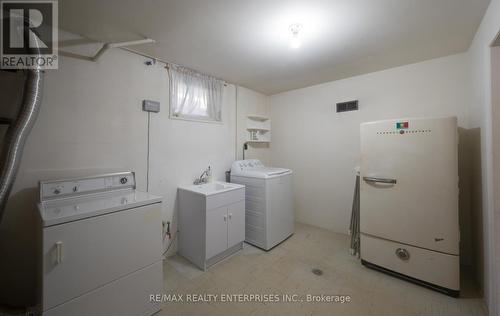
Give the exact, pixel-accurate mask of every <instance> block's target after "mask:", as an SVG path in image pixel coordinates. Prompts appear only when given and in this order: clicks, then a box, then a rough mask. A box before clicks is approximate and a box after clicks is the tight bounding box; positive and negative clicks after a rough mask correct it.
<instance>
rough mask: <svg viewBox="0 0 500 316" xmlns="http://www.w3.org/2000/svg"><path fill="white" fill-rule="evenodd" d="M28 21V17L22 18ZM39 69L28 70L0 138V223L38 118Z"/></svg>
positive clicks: (39, 103) (39, 100)
mask: <svg viewBox="0 0 500 316" xmlns="http://www.w3.org/2000/svg"><path fill="white" fill-rule="evenodd" d="M25 23H26V24H29V20H25ZM25 30H26V31H25V36H29V34H28V30H29V28H27V27H25ZM32 38H34V39H35V42H36V48H34V51H35V52H37V54H38V55H40V50H39V43H38V39H36V36H32ZM42 89H43V72H42V70H41V69H29V70H28V71H27V76H26V79H25V83H24V91H23V97H22V103H21V108H20V110H19V114H18V116H17V118H16V119H14V120H13V121H12V123H11V125H10V126H9V128H8V130H7V134H6V135H5V138H4V140H3V146H2V151H1V156H0V224H1V223H2V219H3V215H4V213H5V207H6V205H7V200H8V198H9V194H10V192H11V190H12V186H13V184H14V180H15V179H16V175H17V172H18V170H19V164H20V163H21V157H22V154H23V150H24V144H25V143H26V139H27V138H28V135H29V134H30V132H31V129H32V127H33V125H34V123H35V121H36V119H37V117H38V112H39V110H40V105H41V103H42Z"/></svg>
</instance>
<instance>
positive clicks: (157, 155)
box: [0, 47, 236, 305]
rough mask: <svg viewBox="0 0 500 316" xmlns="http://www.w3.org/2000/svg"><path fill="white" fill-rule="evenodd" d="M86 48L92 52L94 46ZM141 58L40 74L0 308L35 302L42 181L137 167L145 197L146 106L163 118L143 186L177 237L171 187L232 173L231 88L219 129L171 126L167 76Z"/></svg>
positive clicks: (117, 53)
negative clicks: (154, 106) (158, 199)
mask: <svg viewBox="0 0 500 316" xmlns="http://www.w3.org/2000/svg"><path fill="white" fill-rule="evenodd" d="M82 50H83V51H85V53H92V51H93V50H95V47H93V48H89V47H82ZM145 61H146V59H145V58H142V57H140V56H137V55H134V54H131V53H129V52H125V51H123V50H120V49H113V50H110V51H108V52H106V54H104V55H103V57H102V59H100V60H99V62H97V63H93V62H89V61H83V60H78V59H74V58H67V57H63V56H61V57H60V60H59V69H58V70H54V71H47V72H46V76H45V88H44V97H43V102H42V107H41V112H40V115H39V118H38V120H37V122H36V124H35V126H34V129H33V131H32V133H31V135H30V137H29V138H28V141H27V144H26V148H25V152H24V155H23V159H22V164H21V168H20V172H19V175H18V177H17V180H16V182H15V186H14V189H13V192H12V195H11V198H10V200H9V204H8V206H7V209H6V215H5V218H4V221H3V222H2V225H0V258H1V260H0V280H1V282H0V283H1V286H0V303H8V304H14V305H24V304H34V303H35V291H34V286H35V283H34V282H35V280H36V272H37V271H36V265H35V262H34V259H33V258H35V254H36V247H35V240H36V219H37V218H36V212H37V210H36V202H37V200H38V195H37V190H36V188H37V183H38V181H39V180H43V179H54V178H61V177H73V176H81V175H90V174H96V173H104V172H114V171H119V170H133V171H135V172H136V176H137V184H138V185H137V186H138V189H139V190H146V188H147V164H148V141H147V140H148V119H147V116H148V115H147V113H145V112H143V111H142V108H141V102H142V100H143V99H151V100H156V101H160V103H161V112H160V113H158V114H154V113H153V114H151V128H150V160H149V162H150V173H149V187H150V191H151V192H152V193H157V194H160V195H162V196H163V197H164V210H163V217H164V220H165V221H172V222H173V227H172V228H173V230H172V233H173V234H174V235H175V228H176V214H175V207H176V191H177V190H176V188H177V186H178V185H181V184H187V183H191V182H192V181H193V180H194V178H195V177H196V176H199V174H200V173H201V172H202V171H203V170H204V169H205V168H206V167H207V166H208V165H211V166H212V169H213V171H214V178H216V179H223V178H224V171H225V170H227V169H229V168H230V166H231V163H232V161H233V160H234V157H235V140H236V118H235V111H236V104H235V86H234V85H228V86H227V87H226V88H225V91H224V104H223V123H222V124H207V123H198V122H189V121H180V120H170V119H169V117H168V108H169V100H168V95H169V94H168V73H167V70H166V69H164V67H163V65H160V64H157V65H156V66H146V65H144V62H145ZM2 93H7V92H6V91H4V90H2ZM159 224H160V223H159ZM167 243H168V242H167ZM167 243H166V244H167ZM166 244H165V246H166ZM172 249H173V250H175V246H173V247H172Z"/></svg>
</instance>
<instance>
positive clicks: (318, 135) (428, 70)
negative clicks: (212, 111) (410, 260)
mask: <svg viewBox="0 0 500 316" xmlns="http://www.w3.org/2000/svg"><path fill="white" fill-rule="evenodd" d="M466 61H467V56H466V55H465V54H459V55H453V56H449V57H445V58H440V59H435V60H430V61H426V62H422V63H418V64H412V65H408V66H403V67H398V68H394V69H389V70H385V71H380V72H376V73H371V74H367V75H362V76H357V77H353V78H349V79H345V80H339V81H334V82H329V83H325V84H320V85H316V86H312V87H308V88H304V89H298V90H293V91H289V92H285V93H281V94H277V95H273V96H271V97H270V99H269V106H270V111H271V118H272V122H273V127H272V129H273V134H272V150H271V161H272V164H273V165H275V166H281V167H289V168H291V169H293V170H294V172H295V173H294V190H295V191H294V192H295V195H294V196H295V205H296V215H297V220H298V221H300V222H304V223H308V224H311V225H316V226H320V227H324V228H327V229H330V230H333V231H335V232H340V233H346V232H347V230H348V225H349V219H350V212H351V206H352V196H353V189H354V175H355V172H354V167H355V166H356V165H358V161H359V154H360V149H359V137H360V135H359V124H360V123H361V122H366V121H372V120H380V119H389V118H399V117H422V116H448V115H455V116H458V120H459V124H460V125H461V126H466V121H467V118H466V116H467V110H466V106H467V104H468V101H469V95H468V93H467V91H468V89H467V86H466V83H467V68H466V66H465V63H466ZM348 100H359V111H356V112H346V113H339V114H337V113H336V112H335V111H336V108H335V104H336V103H337V102H342V101H348Z"/></svg>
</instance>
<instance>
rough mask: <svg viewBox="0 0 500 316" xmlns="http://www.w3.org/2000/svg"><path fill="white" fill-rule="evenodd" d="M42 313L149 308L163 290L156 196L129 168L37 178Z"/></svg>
mask: <svg viewBox="0 0 500 316" xmlns="http://www.w3.org/2000/svg"><path fill="white" fill-rule="evenodd" d="M40 201H41V202H40V204H39V206H38V208H39V214H40V234H41V242H42V245H41V247H40V248H41V250H42V251H41V253H40V261H41V263H40V267H41V271H40V273H41V276H40V278H41V281H42V284H41V290H42V291H41V296H42V297H41V303H42V304H41V305H42V306H41V307H42V315H44V316H49V315H50V316H56V315H57V316H59V315H60V316H66V315H82V316H83V315H103V316H104V315H129V316H139V315H141V316H143V315H152V314H154V313H156V312H158V311H159V310H160V303H159V302H154V301H153V302H152V301H150V297H149V296H150V295H153V294H161V293H162V292H163V265H162V250H163V246H162V219H161V203H162V198H161V197H159V196H155V195H152V194H149V193H146V192H140V191H137V190H135V175H134V173H133V172H124V173H116V174H107V175H100V176H94V177H87V178H78V179H66V180H56V181H42V182H40Z"/></svg>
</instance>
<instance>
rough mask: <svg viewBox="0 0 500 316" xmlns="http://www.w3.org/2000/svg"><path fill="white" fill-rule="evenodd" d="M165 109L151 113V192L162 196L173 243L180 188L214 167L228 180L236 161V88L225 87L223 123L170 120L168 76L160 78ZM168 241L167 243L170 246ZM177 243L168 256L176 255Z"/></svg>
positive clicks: (219, 176) (215, 174)
mask: <svg viewBox="0 0 500 316" xmlns="http://www.w3.org/2000/svg"><path fill="white" fill-rule="evenodd" d="M158 79H159V80H160V81H161V89H159V90H160V93H161V96H160V98H159V100H161V102H162V110H161V111H160V113H151V129H150V133H151V137H150V153H149V154H150V173H149V191H150V192H151V193H153V194H158V195H161V196H163V198H164V203H163V213H164V219H165V220H168V221H170V222H171V223H172V225H171V232H172V240H173V239H174V238H175V237H174V236H175V235H176V231H177V218H178V217H177V206H178V201H177V187H178V186H180V185H189V184H192V183H193V181H194V180H195V178H197V177H199V176H200V175H201V173H202V172H203V171H204V170H205V169H207V167H208V166H210V167H211V170H212V174H213V178H214V180H221V181H224V180H225V171H226V170H229V169H230V168H231V164H232V162H233V161H234V158H235V139H236V119H235V118H236V113H235V112H236V104H235V102H236V98H235V86H234V85H228V86H227V87H225V88H224V102H223V111H222V120H223V123H222V124H218V123H200V122H194V121H186V120H178V119H172V120H171V119H169V111H168V104H169V103H168V95H169V89H168V88H169V86H168V76H167V75H166V73H164V74H163V75H162V76H161V77H160V78H158ZM168 244H169V242H168V241H167V242H166V243H165V246H168ZM176 246H177V243H174V244H173V245H172V247H170V249H169V252H168V253H167V256H168V255H173V254H175V252H176V250H177V247H176Z"/></svg>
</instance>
